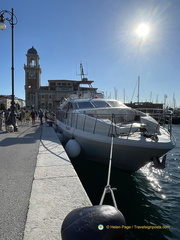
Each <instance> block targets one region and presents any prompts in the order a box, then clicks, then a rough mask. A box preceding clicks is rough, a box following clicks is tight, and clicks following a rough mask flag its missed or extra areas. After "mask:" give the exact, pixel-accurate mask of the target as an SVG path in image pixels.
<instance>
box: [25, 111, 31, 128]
mask: <svg viewBox="0 0 180 240" xmlns="http://www.w3.org/2000/svg"><path fill="white" fill-rule="evenodd" d="M24 117H25V121H26V125H29V120H30V114H29V112H28V110H26V112H25V116H24Z"/></svg>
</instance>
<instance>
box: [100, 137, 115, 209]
mask: <svg viewBox="0 0 180 240" xmlns="http://www.w3.org/2000/svg"><path fill="white" fill-rule="evenodd" d="M113 140H114V135H113V134H112V136H111V149H110V157H109V168H108V178H107V184H106V186H105V188H104V191H103V194H102V197H101V201H100V203H99V205H102V204H103V201H104V198H105V195H106V193H111V197H112V200H113V204H114V207H115V208H117V203H116V199H115V196H114V192H113V191H114V190H117V189H116V188H112V187H111V186H110V179H111V166H112V154H113V143H114V142H113Z"/></svg>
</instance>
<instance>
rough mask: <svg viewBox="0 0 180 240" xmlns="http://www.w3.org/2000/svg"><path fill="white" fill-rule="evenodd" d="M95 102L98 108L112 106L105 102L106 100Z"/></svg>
mask: <svg viewBox="0 0 180 240" xmlns="http://www.w3.org/2000/svg"><path fill="white" fill-rule="evenodd" d="M93 104H94V105H95V106H96V107H97V108H101V107H110V105H109V104H108V103H107V102H105V101H93Z"/></svg>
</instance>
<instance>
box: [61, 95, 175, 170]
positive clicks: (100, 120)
mask: <svg viewBox="0 0 180 240" xmlns="http://www.w3.org/2000/svg"><path fill="white" fill-rule="evenodd" d="M57 124H58V127H59V129H60V131H61V133H62V134H63V137H64V139H66V141H68V140H70V139H74V140H75V141H76V143H77V144H78V146H79V147H80V149H81V152H82V154H85V156H87V157H85V159H86V158H89V159H91V160H93V161H98V162H100V163H104V164H108V162H109V157H110V150H111V147H112V166H113V167H116V168H118V169H121V170H123V171H126V172H134V171H137V170H138V169H140V168H141V167H143V166H144V165H145V164H147V163H149V162H151V161H154V163H155V164H154V165H156V166H159V167H160V168H161V166H162V165H164V163H163V161H164V159H165V158H163V160H161V157H162V156H165V154H166V153H167V152H168V151H169V150H171V149H172V148H173V147H174V146H175V144H174V142H173V141H172V138H171V133H170V132H169V131H168V130H167V129H166V128H163V127H162V126H160V125H159V123H158V122H157V121H156V120H155V119H153V118H152V117H151V116H148V115H146V114H145V113H143V112H140V111H137V110H135V109H132V108H130V107H127V106H125V105H124V104H123V103H121V102H120V101H117V100H112V99H111V100H110V99H103V98H96V96H95V95H94V96H93V94H91V93H90V92H89V93H88V92H82V93H81V94H80V93H78V92H77V93H76V94H71V95H70V96H69V97H68V98H67V99H65V100H64V101H63V103H62V104H61V105H60V107H59V109H58V111H57ZM112 138H113V146H112V144H111V143H112Z"/></svg>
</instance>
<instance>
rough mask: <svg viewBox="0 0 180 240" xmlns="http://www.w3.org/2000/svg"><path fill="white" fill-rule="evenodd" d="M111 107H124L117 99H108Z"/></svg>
mask: <svg viewBox="0 0 180 240" xmlns="http://www.w3.org/2000/svg"><path fill="white" fill-rule="evenodd" d="M108 103H109V104H110V106H111V107H125V105H124V104H123V103H121V102H118V101H108Z"/></svg>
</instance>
